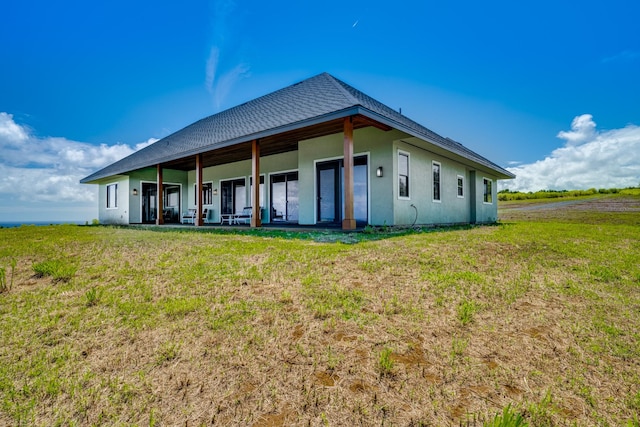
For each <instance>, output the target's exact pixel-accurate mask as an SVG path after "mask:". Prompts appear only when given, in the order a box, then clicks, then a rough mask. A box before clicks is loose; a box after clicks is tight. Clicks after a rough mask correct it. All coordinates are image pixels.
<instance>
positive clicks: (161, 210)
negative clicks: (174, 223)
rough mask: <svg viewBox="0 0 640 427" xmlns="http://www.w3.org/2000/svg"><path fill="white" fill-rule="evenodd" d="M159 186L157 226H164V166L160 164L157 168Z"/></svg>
mask: <svg viewBox="0 0 640 427" xmlns="http://www.w3.org/2000/svg"><path fill="white" fill-rule="evenodd" d="M157 170H158V173H157V177H156V179H157V183H158V184H157V185H158V189H157V190H156V191H157V193H158V194H157V197H156V199H158V208H157V209H156V225H162V224H164V201H163V195H164V194H163V192H164V191H163V189H162V165H160V163H158V166H157Z"/></svg>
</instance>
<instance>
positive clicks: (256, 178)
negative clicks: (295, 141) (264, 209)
mask: <svg viewBox="0 0 640 427" xmlns="http://www.w3.org/2000/svg"><path fill="white" fill-rule="evenodd" d="M251 175H252V176H253V178H252V179H253V190H252V194H251V200H252V203H251V207H252V209H251V227H262V221H261V220H260V142H259V141H258V140H257V139H254V140H253V141H251Z"/></svg>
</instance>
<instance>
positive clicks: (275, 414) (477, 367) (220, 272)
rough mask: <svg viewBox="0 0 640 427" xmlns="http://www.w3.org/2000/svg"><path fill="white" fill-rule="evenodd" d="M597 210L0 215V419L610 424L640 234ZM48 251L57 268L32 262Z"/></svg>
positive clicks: (633, 367)
mask: <svg viewBox="0 0 640 427" xmlns="http://www.w3.org/2000/svg"><path fill="white" fill-rule="evenodd" d="M612 222H613V224H610V223H606V222H602V221H601V222H599V223H598V224H597V225H584V224H574V223H571V222H566V219H563V222H560V223H556V222H545V223H536V222H513V223H510V224H506V225H501V226H495V227H480V228H473V229H466V230H454V231H447V232H438V233H408V234H406V235H402V236H392V237H390V238H383V239H380V240H374V241H362V242H360V243H357V244H343V243H340V242H337V243H336V242H331V243H322V242H316V241H313V240H311V239H304V240H303V239H290V238H282V236H279V235H277V234H276V235H273V236H270V235H259V236H251V235H242V236H234V235H231V234H212V233H198V232H188V233H185V232H162V233H158V232H153V231H143V230H132V229H119V228H107V227H70V226H63V227H38V228H33V227H32V228H29V227H22V228H19V229H7V230H0V239H2V240H1V241H2V242H3V245H2V246H1V247H0V265H2V262H4V260H8V259H9V258H10V257H13V258H14V259H16V261H17V262H16V268H15V273H14V285H13V288H12V289H11V291H9V292H5V293H2V294H0V342H1V344H2V345H0V424H7V425H20V424H22V425H51V424H56V423H58V424H63V425H66V424H77V425H92V424H97V425H101V424H106V425H112V424H138V425H146V424H149V425H184V424H189V425H211V424H215V425H255V426H277V425H324V424H329V425H375V424H378V425H381V424H394V425H398V424H400V425H421V424H422V425H459V424H460V423H463V424H464V423H465V422H467V421H469V420H471V421H473V420H481V421H479V422H490V421H492V420H495V419H496V417H497V416H498V415H500V416H502V417H505V416H506V417H508V416H513V417H517V416H518V415H521V416H522V417H523V418H524V419H525V420H526V421H527V422H529V423H530V425H536V426H537V425H564V424H570V423H573V422H576V423H577V424H579V425H605V424H609V425H624V424H625V423H627V422H629V421H630V420H633V416H634V414H637V413H638V412H639V411H640V397H639V396H640V394H639V393H640V375H639V374H638V372H640V369H638V368H639V366H638V360H640V348H639V344H638V343H639V342H640V339H639V338H640V337H639V336H638V331H639V330H640V323H639V322H640V320H639V319H640V316H638V313H639V312H638V310H639V307H640V270H639V268H640V267H639V266H638V264H637V259H638V255H639V254H640V245H639V244H638V242H639V241H640V231H639V230H638V228H637V227H634V226H630V225H625V224H619V223H617V222H618V221H615V220H614V221H612ZM285 237H287V236H285ZM383 237H384V236H383ZM56 254H57V256H58V257H60V254H67V255H73V258H72V259H73V260H74V266H76V267H77V269H76V271H75V274H74V275H73V276H72V277H71V278H70V280H69V281H66V282H65V281H60V282H53V281H52V280H50V279H47V278H42V279H37V278H34V275H33V270H31V266H32V265H33V263H35V262H41V261H43V260H47V259H54V258H55V257H56ZM92 290H95V295H93V291H92ZM505 408H509V409H508V410H509V411H510V412H508V413H506V412H504V411H505Z"/></svg>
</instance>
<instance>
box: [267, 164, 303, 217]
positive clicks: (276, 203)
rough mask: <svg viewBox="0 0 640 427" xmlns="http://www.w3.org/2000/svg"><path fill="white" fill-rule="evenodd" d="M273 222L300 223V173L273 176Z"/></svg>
mask: <svg viewBox="0 0 640 427" xmlns="http://www.w3.org/2000/svg"><path fill="white" fill-rule="evenodd" d="M270 220H271V222H289V223H297V222H298V172H287V173H281V174H274V175H271V218H270Z"/></svg>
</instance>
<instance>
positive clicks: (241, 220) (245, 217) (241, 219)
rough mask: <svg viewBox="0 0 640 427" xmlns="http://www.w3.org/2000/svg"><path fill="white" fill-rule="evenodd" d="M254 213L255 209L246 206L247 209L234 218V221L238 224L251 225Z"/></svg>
mask: <svg viewBox="0 0 640 427" xmlns="http://www.w3.org/2000/svg"><path fill="white" fill-rule="evenodd" d="M252 211H253V209H252V208H251V206H245V208H244V209H242V212H240V213H239V214H236V215H235V216H234V218H233V221H234V222H235V223H236V224H249V223H250V222H251V214H252Z"/></svg>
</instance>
